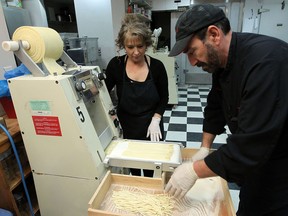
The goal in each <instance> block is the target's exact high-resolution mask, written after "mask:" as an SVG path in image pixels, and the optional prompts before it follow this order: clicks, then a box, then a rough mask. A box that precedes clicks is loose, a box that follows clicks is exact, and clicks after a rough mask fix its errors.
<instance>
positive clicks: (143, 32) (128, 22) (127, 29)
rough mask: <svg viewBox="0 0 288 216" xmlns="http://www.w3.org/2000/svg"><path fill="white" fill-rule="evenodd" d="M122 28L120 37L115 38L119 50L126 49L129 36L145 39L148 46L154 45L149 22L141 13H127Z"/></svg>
mask: <svg viewBox="0 0 288 216" xmlns="http://www.w3.org/2000/svg"><path fill="white" fill-rule="evenodd" d="M121 24H122V25H121V28H120V31H119V33H118V37H117V39H116V40H115V42H116V46H117V47H118V48H119V50H121V49H124V47H125V40H126V39H127V38H133V37H136V38H137V39H140V40H141V41H143V43H144V44H145V45H146V47H149V46H151V45H152V39H151V35H152V31H151V30H150V28H149V23H147V22H146V20H145V18H144V17H143V16H142V15H140V14H126V15H125V17H124V18H123V20H122V23H121Z"/></svg>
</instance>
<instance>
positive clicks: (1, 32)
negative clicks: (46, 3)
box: [0, 0, 47, 79]
mask: <svg viewBox="0 0 288 216" xmlns="http://www.w3.org/2000/svg"><path fill="white" fill-rule="evenodd" d="M22 4H23V8H24V9H27V10H28V11H29V14H30V18H31V21H32V25H33V26H44V27H47V18H46V13H45V10H44V8H43V4H42V1H40V0H24V1H23V2H22ZM14 21H15V20H14ZM23 23H24V21H23ZM5 40H10V37H9V33H8V29H7V26H6V21H5V17H4V13H3V5H2V4H0V42H1V43H2V41H5ZM0 56H1V58H0V79H4V77H3V75H4V72H5V71H4V70H3V67H8V68H10V69H11V68H15V67H17V63H16V61H15V57H14V54H13V52H6V51H4V50H3V49H2V47H0Z"/></svg>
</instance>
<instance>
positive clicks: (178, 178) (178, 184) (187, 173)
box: [165, 162, 199, 198]
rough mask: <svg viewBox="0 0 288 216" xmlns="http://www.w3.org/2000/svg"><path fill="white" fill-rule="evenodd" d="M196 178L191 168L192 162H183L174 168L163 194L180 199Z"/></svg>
mask: <svg viewBox="0 0 288 216" xmlns="http://www.w3.org/2000/svg"><path fill="white" fill-rule="evenodd" d="M198 178H199V177H198V176H197V174H196V172H195V171H194V168H193V162H185V163H183V164H181V165H180V166H178V167H177V168H176V170H175V171H174V173H173V175H172V176H171V178H170V180H169V182H168V184H167V185H166V187H165V192H166V193H169V194H171V195H172V196H174V197H176V198H182V197H184V196H185V194H186V193H187V192H188V191H189V190H190V189H191V188H192V187H193V185H194V184H195V182H196V180H197V179H198Z"/></svg>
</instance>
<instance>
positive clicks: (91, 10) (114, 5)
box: [74, 0, 125, 68]
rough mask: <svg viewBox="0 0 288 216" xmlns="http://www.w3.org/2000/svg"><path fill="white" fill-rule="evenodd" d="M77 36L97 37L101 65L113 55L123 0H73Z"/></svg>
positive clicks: (106, 62) (121, 15) (122, 10)
mask: <svg viewBox="0 0 288 216" xmlns="http://www.w3.org/2000/svg"><path fill="white" fill-rule="evenodd" d="M74 4H75V12H76V19H77V26H78V34H79V37H84V36H88V37H98V38H99V39H98V45H99V47H100V48H101V56H102V61H103V67H104V68H106V66H107V64H108V62H109V60H110V59H111V58H112V57H114V56H115V54H116V50H115V41H114V40H115V38H116V35H117V33H118V31H119V28H120V27H119V26H120V22H121V18H122V17H123V16H124V14H125V3H124V0H105V1H103V0H74Z"/></svg>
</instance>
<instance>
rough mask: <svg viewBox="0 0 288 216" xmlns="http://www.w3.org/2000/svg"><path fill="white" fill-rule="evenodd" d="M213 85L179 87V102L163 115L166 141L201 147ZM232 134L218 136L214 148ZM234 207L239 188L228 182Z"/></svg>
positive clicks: (237, 199)
mask: <svg viewBox="0 0 288 216" xmlns="http://www.w3.org/2000/svg"><path fill="white" fill-rule="evenodd" d="M210 88H211V86H207V85H201V86H197V85H191V86H185V87H178V104H177V106H175V107H168V108H167V109H166V111H165V113H164V115H163V121H164V131H165V141H167V142H170V141H173V142H180V143H182V144H183V145H184V146H185V147H187V148H199V147H200V145H201V140H202V122H203V111H204V107H205V106H206V100H207V95H208V93H209V91H210ZM229 134H230V131H229V129H228V128H227V127H226V133H224V134H221V135H219V136H216V138H215V140H214V142H213V145H212V148H214V149H218V148H219V146H221V145H223V144H225V143H226V138H227V136H228V135H229ZM228 186H229V189H230V194H231V197H232V201H233V203H234V207H235V209H236V210H237V207H238V202H239V198H238V194H239V188H238V186H237V185H235V184H230V183H229V184H228Z"/></svg>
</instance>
